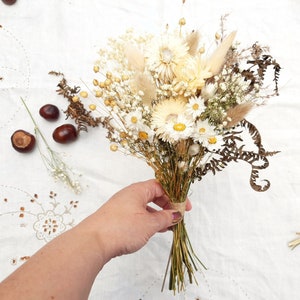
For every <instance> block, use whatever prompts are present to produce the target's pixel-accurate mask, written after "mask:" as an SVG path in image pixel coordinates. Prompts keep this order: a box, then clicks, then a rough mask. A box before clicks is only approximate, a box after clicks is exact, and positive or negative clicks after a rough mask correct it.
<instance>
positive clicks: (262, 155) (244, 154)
mask: <svg viewBox="0 0 300 300" xmlns="http://www.w3.org/2000/svg"><path fill="white" fill-rule="evenodd" d="M239 126H240V127H242V128H243V129H244V130H242V128H241V130H235V131H231V132H228V133H227V134H225V135H224V145H223V147H222V149H220V150H217V151H216V152H214V153H213V154H214V157H213V158H212V159H211V160H210V161H209V162H207V163H206V164H205V165H204V166H202V167H198V168H197V169H196V170H195V177H196V178H197V179H199V180H201V179H202V177H203V176H204V175H206V174H207V173H208V172H209V171H211V172H212V173H213V174H216V172H219V171H222V170H223V169H224V168H225V167H226V166H227V165H228V164H229V163H230V162H232V161H234V162H237V161H238V160H242V161H244V162H247V163H248V164H249V165H250V166H251V174H250V180H249V181H250V186H251V187H252V188H253V189H254V190H255V191H258V192H262V191H266V190H267V189H268V188H269V187H270V182H269V181H268V180H266V179H264V180H261V182H260V183H259V182H258V181H259V170H262V169H265V168H267V167H268V166H269V161H268V158H267V157H268V156H273V155H275V154H277V153H278V152H279V151H272V152H266V151H265V149H264V147H263V145H262V143H261V136H260V133H259V131H258V130H257V128H256V127H255V126H254V125H253V124H251V123H250V122H248V121H247V120H245V119H244V120H242V121H241V122H240V124H239ZM245 130H246V131H247V132H248V134H249V135H250V137H251V138H252V141H253V143H254V145H255V146H256V147H257V151H247V150H244V147H245V145H244V144H242V142H243V139H242V137H241V133H245Z"/></svg>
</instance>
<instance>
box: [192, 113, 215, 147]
mask: <svg viewBox="0 0 300 300" xmlns="http://www.w3.org/2000/svg"><path fill="white" fill-rule="evenodd" d="M213 135H215V130H214V127H213V126H212V125H210V124H209V122H208V120H207V119H206V120H204V121H202V120H199V121H197V123H196V126H195V128H194V132H193V135H192V137H193V138H194V141H196V142H199V143H202V144H203V145H204V146H206V145H207V143H208V138H209V137H210V136H213Z"/></svg>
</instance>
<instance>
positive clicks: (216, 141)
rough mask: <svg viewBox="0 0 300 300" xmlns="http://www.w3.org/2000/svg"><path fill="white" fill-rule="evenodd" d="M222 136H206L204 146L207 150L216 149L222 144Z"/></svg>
mask: <svg viewBox="0 0 300 300" xmlns="http://www.w3.org/2000/svg"><path fill="white" fill-rule="evenodd" d="M223 142H224V140H223V137H222V136H221V135H219V134H214V135H211V136H209V137H208V139H207V145H206V148H207V149H208V150H209V151H214V150H218V149H220V148H221V146H222V145H223Z"/></svg>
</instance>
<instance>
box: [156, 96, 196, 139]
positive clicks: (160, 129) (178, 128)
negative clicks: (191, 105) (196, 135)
mask: <svg viewBox="0 0 300 300" xmlns="http://www.w3.org/2000/svg"><path fill="white" fill-rule="evenodd" d="M185 111H186V103H185V102H183V101H180V100H175V99H170V100H164V101H162V102H160V103H159V104H157V105H156V106H155V107H154V111H153V114H152V127H153V129H154V130H155V132H156V135H157V136H159V137H160V138H162V139H163V140H164V141H169V142H174V141H178V140H179V139H186V138H188V137H189V136H190V135H191V134H192V131H193V130H192V126H193V122H192V119H191V118H188V117H187V116H185Z"/></svg>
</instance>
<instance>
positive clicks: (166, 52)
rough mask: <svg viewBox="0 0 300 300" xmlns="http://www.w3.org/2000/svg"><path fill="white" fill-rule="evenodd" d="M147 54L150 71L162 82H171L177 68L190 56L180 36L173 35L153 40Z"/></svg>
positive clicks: (147, 48)
mask: <svg viewBox="0 0 300 300" xmlns="http://www.w3.org/2000/svg"><path fill="white" fill-rule="evenodd" d="M145 52H146V53H145V57H146V65H147V66H148V69H149V70H150V71H151V72H153V73H154V74H157V76H158V79H159V80H161V81H162V82H171V81H172V80H173V78H174V76H175V73H174V70H175V68H176V66H177V65H178V64H179V62H180V61H181V60H183V59H184V58H186V57H187V56H189V54H188V46H187V44H186V43H185V42H184V41H183V40H182V39H181V38H180V37H179V36H177V35H176V36H175V35H171V34H165V35H163V36H161V37H158V38H154V39H152V40H151V41H150V43H149V45H147V47H146V51H145Z"/></svg>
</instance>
